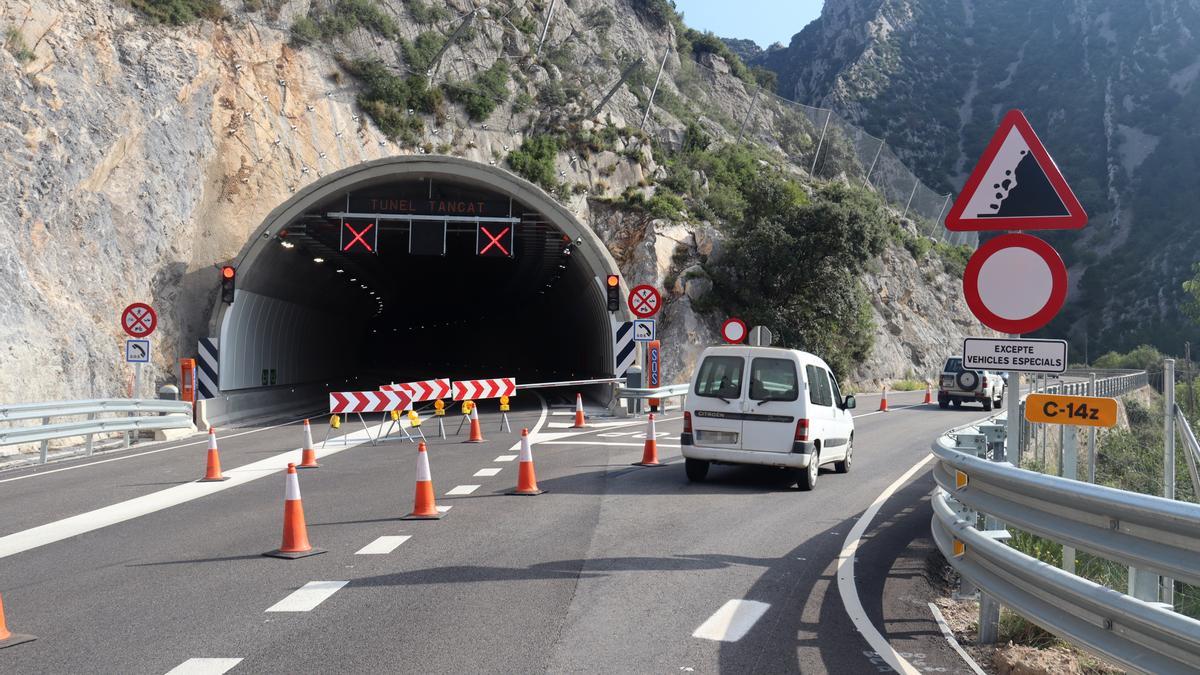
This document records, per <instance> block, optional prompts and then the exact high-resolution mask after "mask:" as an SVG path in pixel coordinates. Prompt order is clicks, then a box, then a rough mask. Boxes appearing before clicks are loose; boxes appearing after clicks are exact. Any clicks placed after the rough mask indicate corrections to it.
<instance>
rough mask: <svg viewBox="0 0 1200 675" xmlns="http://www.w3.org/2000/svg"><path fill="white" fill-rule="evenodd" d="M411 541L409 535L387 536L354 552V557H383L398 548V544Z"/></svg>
mask: <svg viewBox="0 0 1200 675" xmlns="http://www.w3.org/2000/svg"><path fill="white" fill-rule="evenodd" d="M409 539H412V535H409V534H395V535H392V534H388V535H384V536H382V537H379V538H378V539H376V540H375V541H373V542H371V543H369V544H367V545H366V546H364V547H362V548H360V549H358V550H357V551H355V552H354V555H384V554H387V553H391V552H392V551H395V550H396V549H397V548H399V547H400V544H403V543H404V542H406V541H408V540H409Z"/></svg>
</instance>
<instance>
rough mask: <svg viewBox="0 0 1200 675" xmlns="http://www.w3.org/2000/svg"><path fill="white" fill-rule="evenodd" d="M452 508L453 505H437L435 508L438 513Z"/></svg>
mask: <svg viewBox="0 0 1200 675" xmlns="http://www.w3.org/2000/svg"><path fill="white" fill-rule="evenodd" d="M452 508H454V507H453V506H439V507H437V510H438V513H445V512H447V511H449V510H450V509H452Z"/></svg>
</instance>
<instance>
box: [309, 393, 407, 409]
mask: <svg viewBox="0 0 1200 675" xmlns="http://www.w3.org/2000/svg"><path fill="white" fill-rule="evenodd" d="M411 400H412V399H411V397H410V396H409V395H408V394H407V393H405V392H402V391H339V392H330V393H329V412H331V413H371V412H389V411H391V410H404V409H405V408H407V407H408V405H409V403H410V402H411Z"/></svg>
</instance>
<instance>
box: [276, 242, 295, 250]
mask: <svg viewBox="0 0 1200 675" xmlns="http://www.w3.org/2000/svg"><path fill="white" fill-rule="evenodd" d="M279 245H280V246H282V247H284V248H296V245H295V244H293V243H292V242H290V241H281V242H279Z"/></svg>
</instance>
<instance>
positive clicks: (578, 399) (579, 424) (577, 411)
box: [571, 394, 587, 429]
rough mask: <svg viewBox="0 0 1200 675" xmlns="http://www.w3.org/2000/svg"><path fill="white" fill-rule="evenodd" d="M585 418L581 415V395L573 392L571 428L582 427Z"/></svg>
mask: <svg viewBox="0 0 1200 675" xmlns="http://www.w3.org/2000/svg"><path fill="white" fill-rule="evenodd" d="M585 422H586V420H585V419H584V417H583V395H582V394H575V426H573V427H571V428H572V429H582V428H584V427H585V426H587V425H586V424H585Z"/></svg>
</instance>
